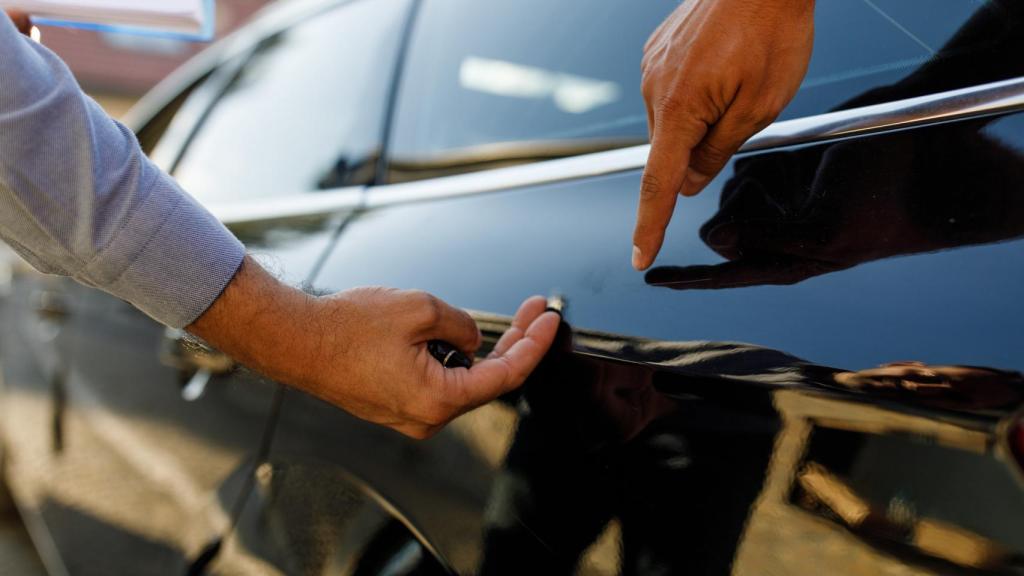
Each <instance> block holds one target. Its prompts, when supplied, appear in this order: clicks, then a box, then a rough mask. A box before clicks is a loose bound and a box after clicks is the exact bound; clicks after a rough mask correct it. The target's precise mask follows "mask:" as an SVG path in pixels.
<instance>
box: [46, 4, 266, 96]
mask: <svg viewBox="0 0 1024 576" xmlns="http://www.w3.org/2000/svg"><path fill="white" fill-rule="evenodd" d="M267 3H268V0H217V37H221V36H224V35H225V34H227V33H229V32H231V31H232V30H234V29H235V28H237V27H238V26H240V25H242V24H243V23H245V22H246V21H247V20H248V19H249V18H251V17H252V15H253V14H254V13H256V12H257V11H258V10H259V9H260V8H262V7H263V6H265V5H266V4H267ZM41 31H42V42H43V44H45V45H46V46H47V47H49V48H50V49H51V50H53V51H54V52H56V53H57V54H59V55H60V56H61V58H63V59H64V60H65V61H66V62H67V63H68V66H70V67H71V70H72V71H73V72H74V73H75V76H76V77H77V78H78V81H79V83H80V84H81V85H82V87H83V88H85V89H86V90H87V91H89V92H91V93H93V94H99V95H103V96H119V97H126V98H128V99H134V98H136V97H138V96H141V95H142V94H143V93H145V92H146V91H147V90H149V89H150V88H152V87H153V86H154V85H155V84H156V83H157V82H159V81H160V80H161V79H163V78H164V77H165V76H167V75H168V74H169V73H170V72H171V71H173V70H174V69H175V68H177V67H178V66H179V65H181V63H183V62H184V61H185V60H187V59H188V58H189V57H191V56H192V55H194V54H195V53H196V52H199V51H200V50H202V49H203V48H205V47H206V46H207V44H206V43H195V42H183V41H178V40H169V39H163V38H150V37H145V36H133V35H128V34H111V33H102V32H92V31H87V30H77V29H72V28H57V27H41Z"/></svg>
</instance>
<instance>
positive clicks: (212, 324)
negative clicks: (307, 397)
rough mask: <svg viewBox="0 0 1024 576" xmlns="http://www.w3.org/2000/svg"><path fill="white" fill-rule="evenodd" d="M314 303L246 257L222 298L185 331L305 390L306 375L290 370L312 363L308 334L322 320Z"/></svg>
mask: <svg viewBox="0 0 1024 576" xmlns="http://www.w3.org/2000/svg"><path fill="white" fill-rule="evenodd" d="M314 299H315V297H314V296H311V295H309V294H306V293H304V292H302V291H301V290H298V289H296V288H292V287H290V286H287V285H285V284H284V283H282V282H280V281H279V280H277V279H276V278H274V277H273V276H272V275H271V274H270V273H269V272H267V271H266V270H264V269H263V267H262V266H260V265H259V263H258V262H256V261H255V260H254V259H253V258H252V257H251V256H246V257H245V259H244V260H243V261H242V265H241V266H240V267H239V268H238V272H237V273H236V274H235V276H234V278H232V280H231V282H230V283H228V285H227V287H226V288H225V289H224V292H223V293H222V294H221V295H220V297H219V298H217V300H216V301H214V303H213V304H212V305H211V306H210V307H209V308H208V309H207V310H206V312H204V313H203V314H202V315H201V316H200V317H199V318H198V319H196V321H195V322H193V323H192V324H190V325H189V326H188V327H187V328H186V329H187V330H188V331H189V332H190V333H192V334H194V335H196V336H198V337H200V338H202V339H203V340H205V341H206V342H208V343H209V344H210V345H212V346H214V347H215V348H217V349H218V350H220V351H221V352H224V353H225V354H227V355H229V356H231V357H232V358H233V359H235V360H236V361H238V362H240V363H242V364H244V365H246V366H248V367H249V368H252V369H254V370H256V371H258V372H260V373H262V374H264V375H266V376H269V377H271V378H275V379H278V380H281V381H284V382H287V383H289V384H291V385H294V386H298V387H301V388H304V387H305V386H306V381H307V377H305V376H304V375H302V374H301V373H295V372H294V371H293V370H291V368H294V367H301V366H308V365H310V364H312V363H314V362H313V356H315V355H316V353H317V350H314V349H312V348H311V347H310V345H309V344H310V338H309V336H310V334H312V333H314V332H315V331H316V330H315V326H316V323H317V322H319V321H321V319H318V318H316V317H315V314H314V313H313V306H312V303H313V300H314ZM285 366H287V367H288V368H289V370H288V371H284V370H282V367H285Z"/></svg>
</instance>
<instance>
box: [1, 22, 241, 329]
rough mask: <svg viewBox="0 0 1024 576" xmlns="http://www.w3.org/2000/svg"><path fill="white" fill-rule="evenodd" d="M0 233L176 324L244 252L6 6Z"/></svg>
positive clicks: (35, 257) (38, 262)
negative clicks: (25, 32)
mask: <svg viewBox="0 0 1024 576" xmlns="http://www.w3.org/2000/svg"><path fill="white" fill-rule="evenodd" d="M0 236H2V237H3V239H4V240H6V241H7V242H8V243H9V244H11V246H12V247H14V248H15V250H17V251H18V252H19V253H20V254H21V255H22V256H23V257H25V258H26V260H28V261H29V262H30V263H31V264H32V265H33V266H35V267H36V268H38V269H39V270H42V271H44V272H48V273H53V274H61V275H65V276H71V277H73V278H75V279H76V280H79V281H81V282H82V283H85V284H88V285H91V286H96V287H98V288H101V289H103V290H106V291H108V292H110V293H112V294H114V295H115V296H118V297H119V298H122V299H124V300H127V301H128V302H130V303H132V304H133V305H135V306H137V307H138V308H140V309H141V310H143V311H144V312H146V313H147V314H149V315H151V316H153V317H154V318H156V319H157V320H159V321H161V322H163V323H165V324H168V325H171V326H175V327H180V326H184V325H186V324H188V323H190V322H192V321H193V320H194V319H195V318H196V317H197V316H198V315H199V314H200V313H202V312H203V311H204V310H205V309H206V308H207V307H208V306H209V305H210V303H211V302H213V300H214V299H215V298H216V297H217V296H218V295H219V294H220V292H221V291H222V290H223V288H224V286H225V285H226V284H227V282H228V280H230V278H231V277H232V275H233V274H234V272H235V270H236V269H237V268H238V265H239V263H240V262H241V259H242V256H243V255H244V249H243V247H242V246H241V244H240V243H239V242H238V241H237V240H236V239H235V238H234V237H233V236H232V235H231V234H230V233H229V232H228V231H227V230H226V229H225V228H224V227H223V226H222V225H221V224H220V223H219V222H218V221H217V220H216V219H215V218H214V217H213V216H212V215H210V214H209V213H208V212H207V211H206V210H204V209H203V208H202V207H201V206H199V205H198V204H197V203H196V202H195V200H194V199H192V198H191V197H190V196H188V194H186V193H184V192H183V191H182V190H181V189H179V188H178V187H177V185H176V184H175V183H174V182H173V180H171V179H170V178H169V177H168V176H167V175H165V174H163V173H162V172H161V171H160V170H159V169H158V168H156V167H155V166H154V165H153V164H152V163H151V162H149V160H148V159H147V158H146V157H145V156H144V155H143V153H142V151H141V150H140V149H139V146H138V142H137V141H136V139H135V136H134V134H132V133H131V131H130V130H128V129H127V128H126V127H124V126H122V125H121V124H119V123H117V122H115V121H114V120H112V119H111V118H110V117H109V116H107V115H106V113H105V112H104V111H103V110H102V109H101V108H100V107H99V106H98V105H97V104H96V103H95V102H94V101H92V100H91V99H90V98H89V97H88V96H86V95H85V94H83V93H82V91H81V90H80V89H79V87H78V84H77V83H76V82H75V80H74V77H73V76H72V75H71V72H70V71H69V70H68V69H67V67H66V66H65V65H64V64H63V62H61V61H60V59H59V58H58V57H57V56H56V55H54V54H53V53H52V52H50V51H49V50H47V49H45V48H43V47H40V46H38V45H36V44H34V43H32V42H31V41H29V40H27V39H25V38H24V37H22V36H20V35H19V34H18V32H17V31H16V30H15V28H14V26H13V25H12V24H11V22H10V20H8V19H7V18H6V17H5V16H3V15H2V14H0Z"/></svg>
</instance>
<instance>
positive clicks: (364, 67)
mask: <svg viewBox="0 0 1024 576" xmlns="http://www.w3.org/2000/svg"><path fill="white" fill-rule="evenodd" d="M408 8H409V0H356V1H353V2H350V3H346V4H344V5H342V6H340V7H338V8H335V9H333V10H331V11H329V12H327V13H324V14H321V15H319V16H316V17H313V18H311V19H310V20H308V21H306V22H303V23H301V24H299V25H297V26H294V27H292V28H290V29H288V30H287V31H285V32H282V33H280V34H277V35H275V36H273V37H271V38H268V39H267V40H265V41H264V42H263V43H262V44H261V45H260V46H259V47H258V48H257V49H256V50H255V51H254V52H253V54H252V56H251V57H250V58H249V60H248V62H247V63H246V64H245V65H244V66H242V67H241V68H240V70H239V71H238V73H237V74H236V76H235V77H234V78H233V79H232V80H231V81H230V82H229V83H228V85H227V87H226V89H225V91H224V93H223V95H222V96H221V97H220V99H219V100H218V101H217V103H216V104H214V106H213V107H212V109H211V110H210V111H209V112H208V114H207V117H206V119H205V120H204V122H203V123H202V125H201V126H200V127H199V129H198V131H197V132H196V134H195V135H194V137H193V139H192V141H191V143H190V145H189V146H188V147H187V148H186V149H185V151H184V153H183V155H182V157H181V159H180V161H179V162H178V164H177V167H176V169H175V172H174V175H175V177H176V178H177V179H178V180H179V182H181V184H182V185H183V186H184V187H185V189H187V190H189V192H191V193H192V194H193V195H195V196H196V197H198V198H199V199H201V200H203V201H206V202H218V203H220V202H232V201H241V200H247V199H252V198H261V197H270V196H280V195H290V194H295V193H302V192H312V191H316V190H320V189H326V188H336V187H340V186H350V185H358V184H366V183H369V182H371V181H372V180H373V176H374V174H375V168H376V164H377V158H378V157H379V153H380V149H381V140H382V134H383V123H384V117H385V109H386V102H387V94H388V93H389V91H390V85H391V80H392V78H393V69H394V64H393V62H394V59H395V58H396V56H397V51H398V45H399V43H400V40H401V35H402V34H401V32H402V28H403V26H404V24H405V21H406V16H405V15H406V13H407V10H408Z"/></svg>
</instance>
